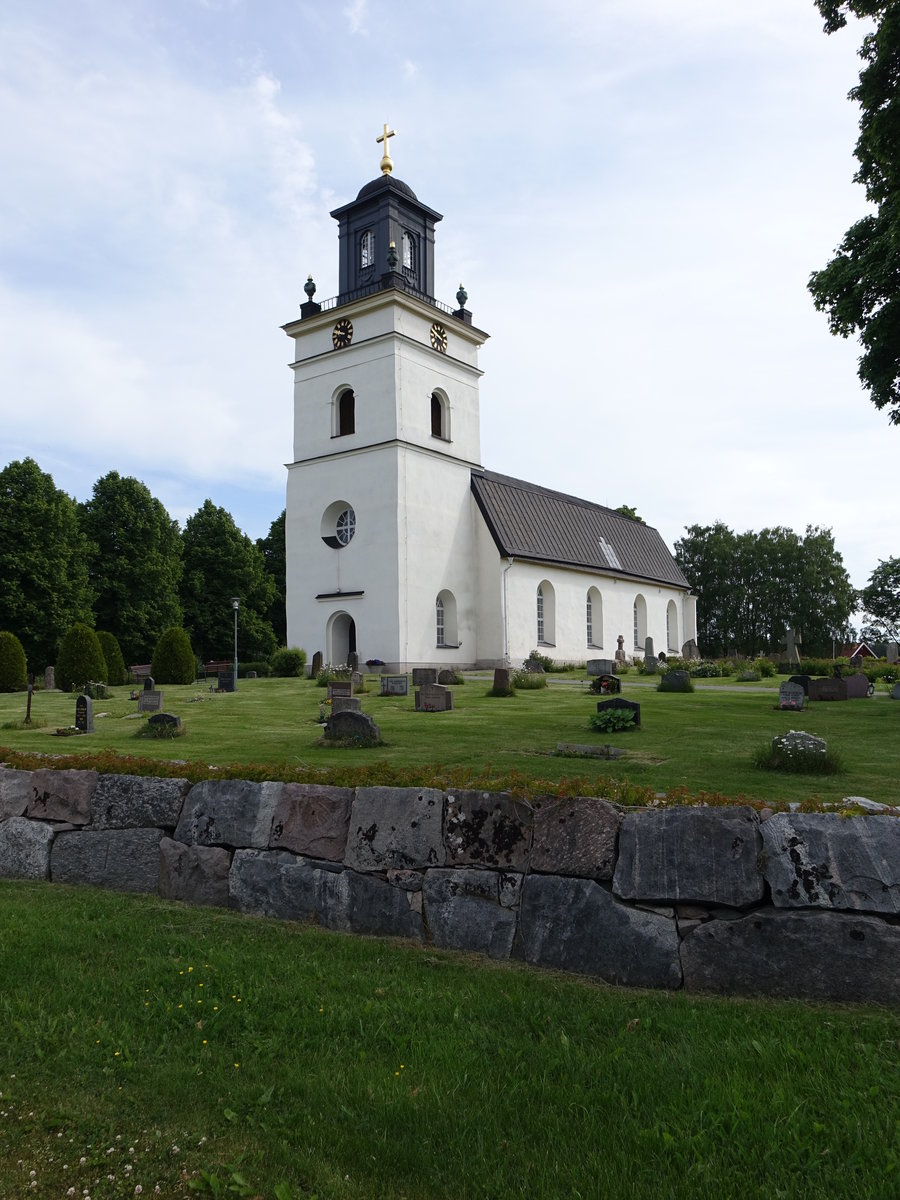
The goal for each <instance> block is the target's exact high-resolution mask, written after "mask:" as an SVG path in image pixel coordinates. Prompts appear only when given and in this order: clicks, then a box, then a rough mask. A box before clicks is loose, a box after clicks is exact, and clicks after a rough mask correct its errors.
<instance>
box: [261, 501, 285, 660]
mask: <svg viewBox="0 0 900 1200" xmlns="http://www.w3.org/2000/svg"><path fill="white" fill-rule="evenodd" d="M286 516H287V513H286V511H285V510H284V509H282V510H281V516H280V517H276V518H275V520H274V521H273V522H272V524H271V525H270V526H269V532H268V534H267V536H266V537H264V538H257V541H256V548H257V549H258V550H259V551H260V552H261V554H262V556H263V560H264V562H265V565H266V574H267V575H269V576H271V578H272V580H273V582H274V583H275V588H276V591H275V598H274V599H273V601H272V603H271V605H270V606H269V613H268V616H269V621H270V623H271V625H272V628H273V629H274V631H275V637H276V638H277V639H278V645H279V646H283V645H285V643H286V642H287V611H286V607H285V606H286V597H287V581H286V576H287V566H286V562H285V550H284V521H285V517H286Z"/></svg>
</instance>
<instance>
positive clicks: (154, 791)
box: [91, 775, 191, 829]
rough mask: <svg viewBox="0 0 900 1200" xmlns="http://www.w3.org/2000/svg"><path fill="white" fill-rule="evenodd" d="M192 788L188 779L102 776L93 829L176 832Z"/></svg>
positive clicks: (93, 802)
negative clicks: (169, 830) (172, 830)
mask: <svg viewBox="0 0 900 1200" xmlns="http://www.w3.org/2000/svg"><path fill="white" fill-rule="evenodd" d="M190 786H191V785H190V784H189V783H188V781H187V780H186V779H154V778H152V777H147V776H143V775H101V776H100V778H99V779H98V780H97V786H96V788H95V789H94V795H93V799H92V800H91V827H92V828H93V829H142V828H148V827H150V826H154V827H156V828H165V827H168V828H170V829H174V828H175V826H176V825H177V824H178V819H179V817H180V816H181V807H182V805H183V803H184V798H185V796H186V795H187V793H188V789H189V788H190Z"/></svg>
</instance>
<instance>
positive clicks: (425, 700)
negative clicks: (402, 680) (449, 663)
mask: <svg viewBox="0 0 900 1200" xmlns="http://www.w3.org/2000/svg"><path fill="white" fill-rule="evenodd" d="M452 708H453V693H452V692H451V691H450V689H449V688H447V687H442V686H441V684H439V683H423V684H422V686H421V687H420V688H419V690H418V691H417V692H416V711H417V712H450V710H451V709H452Z"/></svg>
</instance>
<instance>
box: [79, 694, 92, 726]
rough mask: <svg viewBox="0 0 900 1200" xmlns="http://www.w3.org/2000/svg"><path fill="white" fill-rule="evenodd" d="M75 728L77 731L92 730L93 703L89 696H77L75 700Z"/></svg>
mask: <svg viewBox="0 0 900 1200" xmlns="http://www.w3.org/2000/svg"><path fill="white" fill-rule="evenodd" d="M75 728H76V729H77V730H78V731H79V733H93V732H94V704H93V701H92V700H91V698H90V696H79V697H78V699H77V700H76V701H75Z"/></svg>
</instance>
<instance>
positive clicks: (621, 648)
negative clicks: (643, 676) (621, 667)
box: [616, 633, 627, 663]
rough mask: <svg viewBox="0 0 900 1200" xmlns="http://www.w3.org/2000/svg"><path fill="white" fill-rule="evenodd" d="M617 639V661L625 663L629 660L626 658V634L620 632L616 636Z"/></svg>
mask: <svg viewBox="0 0 900 1200" xmlns="http://www.w3.org/2000/svg"><path fill="white" fill-rule="evenodd" d="M616 641H617V642H618V647H617V649H616V662H617V663H624V662H626V661H627V659H626V657H625V637H624V634H621V633H620V634H619V636H618V637H617V638H616Z"/></svg>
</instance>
